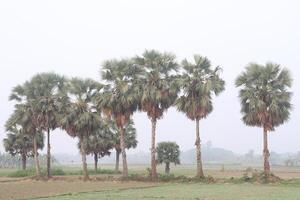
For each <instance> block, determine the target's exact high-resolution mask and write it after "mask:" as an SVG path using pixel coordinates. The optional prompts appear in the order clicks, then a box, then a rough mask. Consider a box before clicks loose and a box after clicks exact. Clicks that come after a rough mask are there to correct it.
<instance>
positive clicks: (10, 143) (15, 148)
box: [3, 128, 44, 170]
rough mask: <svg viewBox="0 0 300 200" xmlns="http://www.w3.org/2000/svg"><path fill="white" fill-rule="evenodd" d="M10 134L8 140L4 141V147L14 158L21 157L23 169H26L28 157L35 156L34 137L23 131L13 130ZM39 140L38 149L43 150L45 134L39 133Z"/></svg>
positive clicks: (37, 136) (37, 135)
mask: <svg viewBox="0 0 300 200" xmlns="http://www.w3.org/2000/svg"><path fill="white" fill-rule="evenodd" d="M12 130H13V131H11V132H10V133H8V134H7V138H5V139H3V145H4V148H5V151H6V152H8V153H9V154H10V155H12V156H16V155H20V157H21V160H22V169H23V170H25V169H26V162H27V157H29V156H33V155H34V149H33V138H32V135H28V134H23V130H22V129H20V130H17V129H16V128H13V129H12ZM36 138H37V148H38V149H43V147H44V137H43V133H42V132H39V133H37V134H36Z"/></svg>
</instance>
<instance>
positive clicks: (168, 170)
mask: <svg viewBox="0 0 300 200" xmlns="http://www.w3.org/2000/svg"><path fill="white" fill-rule="evenodd" d="M165 173H166V174H170V163H168V162H167V163H166V168H165Z"/></svg>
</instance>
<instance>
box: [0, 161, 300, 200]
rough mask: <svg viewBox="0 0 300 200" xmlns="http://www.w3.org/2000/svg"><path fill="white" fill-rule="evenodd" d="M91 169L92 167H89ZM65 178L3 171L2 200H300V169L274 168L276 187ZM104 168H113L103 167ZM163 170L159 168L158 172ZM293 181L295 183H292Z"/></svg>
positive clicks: (231, 171)
mask: <svg viewBox="0 0 300 200" xmlns="http://www.w3.org/2000/svg"><path fill="white" fill-rule="evenodd" d="M90 167H91V166H90ZM61 168H62V169H63V170H64V172H66V174H67V175H66V176H56V177H54V178H53V179H50V180H48V181H36V180H32V179H30V178H11V177H7V175H8V174H10V173H12V172H13V171H15V170H13V169H9V170H8V169H5V170H2V169H0V176H1V177H0V199H3V200H4V199H5V200H9V199H49V200H52V199H59V200H69V199H75V200H76V199H200V200H300V168H286V167H274V168H273V172H274V173H275V174H276V175H278V176H280V177H281V178H284V179H286V181H283V182H281V183H276V184H268V185H265V184H258V183H232V182H224V183H220V182H217V183H212V184H204V183H181V182H180V183H175V182H167V183H162V182H160V183H153V182H136V181H126V182H125V181H124V182H123V181H116V180H115V181H113V180H111V181H107V180H106V181H96V180H95V177H119V176H120V175H118V174H116V175H112V174H101V175H93V176H91V177H92V179H93V181H88V182H83V181H82V180H81V179H80V176H79V175H68V174H76V172H78V171H80V166H61ZM102 168H103V169H113V166H112V165H104V166H102ZM146 168H147V166H144V165H133V166H130V169H131V170H130V173H138V174H142V173H145V171H146ZM220 169H221V168H220V166H206V170H205V172H206V174H208V175H211V176H213V177H215V178H219V179H224V180H227V179H228V180H229V179H230V178H231V177H235V178H240V177H241V176H242V175H243V170H242V169H243V167H241V166H225V171H221V170H220ZM162 171H163V168H162V167H159V172H162ZM194 172H195V166H184V165H182V166H177V167H175V168H174V167H173V173H175V175H185V176H193V175H194ZM291 179H293V180H291Z"/></svg>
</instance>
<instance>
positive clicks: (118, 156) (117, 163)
mask: <svg viewBox="0 0 300 200" xmlns="http://www.w3.org/2000/svg"><path fill="white" fill-rule="evenodd" d="M119 164H120V151H118V150H116V166H115V171H116V172H118V171H119Z"/></svg>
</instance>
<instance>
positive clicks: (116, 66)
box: [95, 59, 140, 177]
mask: <svg viewBox="0 0 300 200" xmlns="http://www.w3.org/2000/svg"><path fill="white" fill-rule="evenodd" d="M139 74H140V69H139V68H138V66H136V65H133V63H132V61H131V60H128V59H122V60H110V61H106V62H104V64H103V71H102V79H103V80H105V81H106V82H107V83H108V85H106V87H105V90H104V92H103V93H101V94H99V95H98V96H97V97H96V98H95V104H96V105H97V108H98V109H99V110H102V111H103V112H104V113H105V114H106V115H107V116H109V117H111V118H112V119H113V120H114V121H115V123H116V125H117V127H118V129H119V132H120V147H121V152H122V160H123V171H122V175H123V177H127V176H128V167H127V159H126V145H125V134H126V132H125V130H124V128H125V125H126V124H127V123H128V121H129V120H130V117H131V116H132V115H133V113H134V112H135V111H136V110H137V107H138V96H139V90H138V88H137V87H136V83H135V80H136V78H137V76H139Z"/></svg>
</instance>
